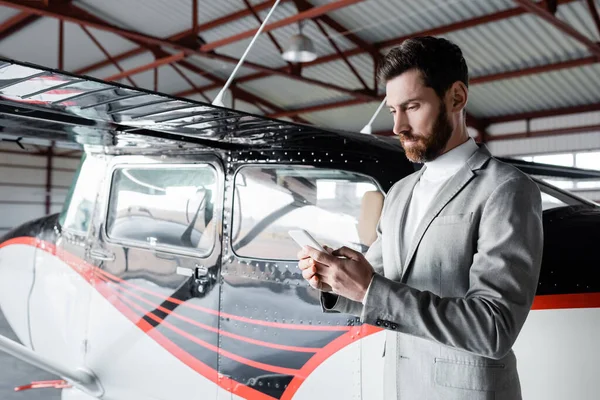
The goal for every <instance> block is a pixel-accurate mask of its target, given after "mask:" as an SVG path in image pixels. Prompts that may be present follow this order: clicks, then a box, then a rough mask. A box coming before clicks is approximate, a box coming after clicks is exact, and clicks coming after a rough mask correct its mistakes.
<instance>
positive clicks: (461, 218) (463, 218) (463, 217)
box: [431, 213, 473, 225]
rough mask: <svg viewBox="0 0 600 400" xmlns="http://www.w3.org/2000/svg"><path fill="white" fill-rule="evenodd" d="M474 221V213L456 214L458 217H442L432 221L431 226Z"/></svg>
mask: <svg viewBox="0 0 600 400" xmlns="http://www.w3.org/2000/svg"><path fill="white" fill-rule="evenodd" d="M472 219H473V213H466V214H456V215H440V216H437V217H435V218H434V219H433V221H431V225H449V224H463V223H470V222H471V220H472Z"/></svg>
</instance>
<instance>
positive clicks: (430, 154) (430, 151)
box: [400, 102, 453, 164]
mask: <svg viewBox="0 0 600 400" xmlns="http://www.w3.org/2000/svg"><path fill="white" fill-rule="evenodd" d="M452 131H453V127H452V125H451V124H450V121H448V111H447V110H446V105H445V104H444V103H443V102H441V104H440V112H439V113H438V116H437V118H436V120H435V124H434V125H433V131H432V132H431V135H429V136H420V135H413V133H412V132H411V133H409V134H408V135H405V134H400V144H401V145H402V148H403V149H404V152H405V154H406V158H408V160H409V161H411V162H413V163H419V164H421V163H425V162H429V161H433V160H435V159H436V158H438V157H439V156H440V155H441V154H442V152H443V151H444V149H445V148H446V145H447V144H448V140H450V136H452ZM408 142H410V144H408Z"/></svg>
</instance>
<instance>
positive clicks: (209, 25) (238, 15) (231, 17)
mask: <svg viewBox="0 0 600 400" xmlns="http://www.w3.org/2000/svg"><path fill="white" fill-rule="evenodd" d="M282 1H287V0H282ZM274 3H275V0H268V1H265V2H262V3H259V4H256V5H254V6H252V8H253V9H254V10H255V11H257V12H258V11H262V10H264V9H267V8H270V7H271V6H272V5H273V4H274ZM250 15H252V13H251V12H250V10H247V9H244V10H241V11H237V12H234V13H232V14H228V15H226V16H224V17H221V18H217V19H214V20H212V21H209V22H206V23H204V24H200V25H198V30H197V31H196V32H190V31H187V30H186V31H183V32H179V33H177V34H175V35H173V36H170V37H169V38H168V40H171V41H174V42H177V41H179V40H181V39H183V38H185V37H188V36H189V35H190V34H195V35H197V34H198V33H200V32H203V31H207V30H210V29H214V28H216V27H218V26H221V25H224V24H228V23H230V22H234V21H237V20H239V19H242V18H244V17H248V16H250ZM145 51H146V48H145V47H138V48H137V49H133V50H129V51H126V52H124V53H121V54H118V55H116V56H114V57H113V59H114V60H115V61H122V60H125V59H127V58H131V57H134V56H137V55H139V54H142V53H143V52H145ZM109 64H110V61H108V60H104V61H100V62H97V63H94V64H92V65H88V66H87V67H83V68H81V69H78V70H77V71H75V73H76V74H87V73H88V72H90V71H94V70H96V69H99V68H103V67H106V66H107V65H109Z"/></svg>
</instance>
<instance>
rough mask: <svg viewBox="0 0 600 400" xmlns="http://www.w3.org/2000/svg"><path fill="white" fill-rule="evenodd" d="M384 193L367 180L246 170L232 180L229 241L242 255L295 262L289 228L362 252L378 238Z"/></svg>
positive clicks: (319, 172) (286, 169)
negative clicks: (232, 196) (231, 213)
mask: <svg viewBox="0 0 600 400" xmlns="http://www.w3.org/2000/svg"><path fill="white" fill-rule="evenodd" d="M383 197H384V196H383V193H382V191H381V190H380V189H379V187H378V186H377V184H376V182H375V181H374V180H373V179H371V178H370V177H367V176H363V175H360V174H356V173H352V172H346V171H340V170H334V169H318V168H310V167H297V166H273V167H270V166H269V167H267V166H265V167H254V166H249V167H244V168H241V169H240V170H239V171H238V173H237V174H236V177H235V193H234V203H233V224H232V231H231V243H232V246H233V250H234V252H235V253H236V254H237V255H238V256H241V257H250V258H261V259H278V260H293V259H296V254H297V252H298V250H299V249H300V248H299V246H298V245H297V244H296V242H294V241H293V239H292V238H291V237H290V236H289V234H288V231H289V230H290V229H297V228H300V229H306V230H307V231H309V232H310V233H311V234H312V235H313V236H314V237H315V239H317V240H318V241H319V242H320V243H322V244H326V245H328V246H329V247H333V248H336V247H341V246H348V247H351V248H354V249H356V250H358V251H366V249H368V247H369V246H370V245H371V244H372V242H373V241H374V240H375V238H376V226H377V222H378V220H379V216H380V214H381V208H382V206H383Z"/></svg>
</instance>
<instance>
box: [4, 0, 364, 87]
mask: <svg viewBox="0 0 600 400" xmlns="http://www.w3.org/2000/svg"><path fill="white" fill-rule="evenodd" d="M358 1H363V0H343V1H342V0H340V1H337V2H335V3H330V4H328V5H326V6H322V7H318V8H315V9H313V10H316V11H313V12H312V13H310V14H308V12H307V14H303V15H301V16H300V14H298V15H296V16H294V18H302V19H303V18H309V17H310V16H311V15H320V14H319V13H323V12H325V11H326V10H331V9H337V8H340V7H341V6H342V5H348V4H349V3H350V2H353V3H356V2H358ZM0 5H4V6H7V7H12V8H17V9H21V10H24V11H27V12H30V13H35V14H38V15H42V16H47V17H52V18H57V19H60V20H63V21H68V22H73V23H76V24H81V25H86V26H89V27H93V28H96V29H100V30H104V31H107V32H111V33H114V34H117V35H121V36H124V37H126V38H128V39H130V40H132V41H134V42H136V43H139V44H143V45H144V46H149V47H161V46H164V47H168V48H173V49H176V50H178V51H182V52H185V53H186V54H187V55H197V56H200V57H204V58H210V59H216V60H221V61H224V62H227V63H231V64H237V63H238V62H239V60H238V59H236V58H234V57H229V56H226V55H221V54H216V53H214V52H204V51H202V50H200V49H197V48H192V47H189V46H188V45H186V44H183V43H175V42H173V41H170V40H168V39H161V38H157V37H153V36H148V35H144V34H142V33H138V32H134V31H131V30H127V29H122V28H119V27H117V26H114V25H111V24H109V23H107V22H105V21H103V20H101V19H100V18H98V17H96V16H94V15H92V14H90V13H88V12H86V11H84V10H82V9H80V8H77V7H74V6H72V5H64V6H52V7H44V6H42V5H41V4H37V3H27V4H22V3H19V2H17V0H0ZM317 11H318V12H317ZM289 20H290V19H289V18H286V19H284V20H281V21H278V22H276V23H275V24H279V25H282V24H283V22H282V21H285V23H287V24H289V23H292V22H290V21H289ZM271 25H272V24H271ZM268 26H269V25H268ZM278 27H280V26H278ZM272 29H273V28H272ZM252 32H254V30H253V31H252ZM244 67H248V68H253V69H255V70H257V71H261V72H264V73H267V74H269V75H278V76H284V77H287V78H290V79H293V80H296V81H299V82H303V83H308V84H313V85H316V86H320V87H324V88H327V89H332V90H336V91H338V92H341V93H347V94H350V95H351V96H355V97H362V98H364V99H372V98H373V96H371V95H369V94H365V93H361V92H356V91H354V90H351V89H347V88H343V87H340V86H336V85H333V84H330V83H327V82H322V81H319V80H316V79H310V78H305V77H302V76H298V75H294V74H292V73H290V72H289V71H285V70H284V71H280V70H278V69H273V68H269V67H266V66H263V65H259V64H254V63H250V62H245V63H244Z"/></svg>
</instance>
